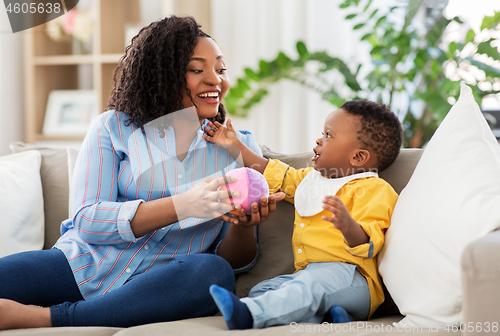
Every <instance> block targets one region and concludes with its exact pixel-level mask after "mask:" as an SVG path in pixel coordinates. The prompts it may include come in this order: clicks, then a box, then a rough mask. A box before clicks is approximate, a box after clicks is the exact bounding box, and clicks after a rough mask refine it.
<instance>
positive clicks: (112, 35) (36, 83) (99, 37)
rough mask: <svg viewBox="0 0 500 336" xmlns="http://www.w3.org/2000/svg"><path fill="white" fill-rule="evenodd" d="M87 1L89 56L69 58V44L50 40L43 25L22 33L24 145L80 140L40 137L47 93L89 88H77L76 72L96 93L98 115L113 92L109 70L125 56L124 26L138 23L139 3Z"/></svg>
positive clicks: (134, 1)
mask: <svg viewBox="0 0 500 336" xmlns="http://www.w3.org/2000/svg"><path fill="white" fill-rule="evenodd" d="M89 1H91V12H92V15H93V17H94V23H93V36H92V47H91V49H92V53H91V54H85V55H74V54H72V42H71V41H64V42H55V41H52V40H51V39H50V38H49V36H48V35H47V33H46V24H45V25H40V26H37V27H34V28H32V29H30V30H29V32H30V33H29V34H24V47H25V54H26V57H25V66H24V68H25V92H26V97H27V98H26V106H25V141H26V142H28V143H33V142H35V141H81V140H83V136H47V135H44V134H43V132H42V130H43V121H44V118H45V110H46V107H47V101H48V96H49V94H50V92H51V91H52V90H78V89H89V88H88V87H85V88H83V87H79V85H80V84H79V83H80V82H81V79H82V78H79V76H81V74H82V70H83V72H87V73H86V75H87V76H86V78H90V81H91V86H92V87H91V89H93V90H95V92H96V94H97V97H98V110H99V111H100V112H104V108H105V107H106V103H107V99H108V97H109V94H110V92H111V89H112V87H113V81H112V75H113V72H114V69H115V68H116V65H117V64H118V62H119V60H120V58H121V57H122V56H123V54H124V52H125V45H124V44H125V42H124V30H125V25H126V24H127V23H130V24H132V25H137V24H138V23H139V17H140V12H139V0H89ZM83 66H85V67H83ZM87 67H89V69H91V70H88V69H87ZM89 71H91V73H88V72H89Z"/></svg>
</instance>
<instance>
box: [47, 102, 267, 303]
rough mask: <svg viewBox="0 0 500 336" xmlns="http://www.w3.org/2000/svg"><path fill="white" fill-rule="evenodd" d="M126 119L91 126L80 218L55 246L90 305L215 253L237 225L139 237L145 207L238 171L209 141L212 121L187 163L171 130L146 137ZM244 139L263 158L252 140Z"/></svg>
mask: <svg viewBox="0 0 500 336" xmlns="http://www.w3.org/2000/svg"><path fill="white" fill-rule="evenodd" d="M127 120H128V116H127V115H126V114H123V113H121V112H119V113H116V112H115V111H107V112H105V113H103V114H101V115H99V116H98V117H96V118H94V120H93V121H92V125H91V127H90V130H89V132H88V133H87V136H86V137H85V140H84V141H83V144H82V147H81V149H80V153H79V155H78V158H77V161H76V164H75V171H74V174H73V181H72V183H71V191H70V194H71V195H70V203H71V204H70V206H71V211H72V213H73V214H74V215H73V217H72V218H70V219H67V220H65V221H64V222H62V225H61V234H62V236H61V238H60V239H59V240H58V241H57V243H56V244H55V246H54V247H56V248H58V249H60V250H62V251H63V252H64V254H65V255H66V257H67V259H68V261H69V264H70V267H71V269H72V270H73V275H74V277H75V279H76V282H77V284H78V287H79V289H80V292H81V293H82V296H83V297H84V298H85V299H90V298H93V297H96V296H98V295H102V294H105V293H107V292H109V291H111V290H113V289H115V288H117V287H119V286H121V285H123V284H124V283H125V282H127V281H128V280H130V279H131V278H133V277H134V276H136V275H138V274H141V273H144V272H147V271H148V270H150V269H153V268H155V267H159V266H161V265H164V264H165V263H168V262H169V261H170V260H172V258H174V257H176V256H182V255H186V254H191V253H213V252H214V251H215V249H216V247H217V246H218V244H219V243H220V241H221V240H222V238H223V237H224V236H225V233H226V231H227V229H228V228H229V225H230V224H229V223H226V222H223V221H221V220H219V219H200V218H187V219H185V220H182V221H180V222H177V223H174V224H171V225H168V226H166V227H164V228H162V229H160V230H156V231H153V232H151V233H149V234H146V235H145V236H143V237H140V238H136V237H135V236H134V234H133V232H132V230H131V227H130V221H131V220H132V219H133V217H134V215H135V213H136V211H137V207H138V206H139V204H140V203H141V202H145V201H150V200H155V199H158V198H161V197H169V196H173V195H176V194H180V193H183V192H185V191H186V190H188V189H190V188H191V187H192V186H194V185H195V184H196V183H198V182H200V181H202V179H203V178H207V177H211V176H216V175H217V176H220V175H222V174H223V173H225V172H227V171H229V170H232V169H234V168H237V167H238V164H237V163H236V161H235V160H234V159H233V158H232V157H231V155H229V153H228V152H227V151H226V150H224V149H223V148H221V147H219V146H217V145H215V144H213V143H211V142H207V141H206V140H205V139H204V138H203V136H202V134H203V129H204V127H205V126H206V124H207V123H208V120H205V123H204V124H203V125H202V126H201V127H200V129H199V130H198V131H197V136H196V138H195V139H194V141H193V142H192V143H191V146H190V148H189V151H188V153H187V156H186V157H185V159H184V160H183V161H182V162H181V161H179V159H178V158H177V157H176V148H175V135H174V130H173V128H172V127H168V128H167V129H166V130H165V134H164V135H160V134H159V132H158V130H157V129H156V128H155V127H151V128H149V129H148V128H146V127H145V131H143V130H141V129H137V128H136V127H135V126H134V125H133V124H130V125H129V126H126V124H125V122H126V121H127ZM238 135H239V137H240V139H241V140H242V141H243V143H245V144H246V145H247V146H248V147H249V148H251V149H252V150H253V151H255V152H256V153H258V154H260V155H262V152H261V151H260V148H259V146H258V145H257V143H256V142H255V140H254V139H253V136H252V135H251V133H249V132H246V131H240V132H239V133H238ZM256 257H257V256H256ZM254 262H255V259H254V261H253V262H252V263H251V264H249V265H247V266H245V267H244V268H242V269H240V271H241V270H246V269H248V268H250V267H251V266H252V265H253V263H254ZM235 271H238V270H235Z"/></svg>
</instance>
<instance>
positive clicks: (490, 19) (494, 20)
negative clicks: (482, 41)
mask: <svg viewBox="0 0 500 336" xmlns="http://www.w3.org/2000/svg"><path fill="white" fill-rule="evenodd" d="M499 23H500V12H495V14H493V16H485V17H484V19H483V22H482V23H481V30H483V29H485V28H488V29H493V28H496V26H498V24H499Z"/></svg>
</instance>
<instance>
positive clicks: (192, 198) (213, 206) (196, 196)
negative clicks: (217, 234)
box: [174, 176, 239, 221]
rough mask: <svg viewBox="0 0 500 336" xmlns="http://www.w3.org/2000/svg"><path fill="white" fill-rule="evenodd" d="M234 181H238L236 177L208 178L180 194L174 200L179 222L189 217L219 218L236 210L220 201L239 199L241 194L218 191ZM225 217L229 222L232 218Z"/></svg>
mask: <svg viewBox="0 0 500 336" xmlns="http://www.w3.org/2000/svg"><path fill="white" fill-rule="evenodd" d="M225 178H226V179H227V182H226V181H225ZM234 181H236V177H234V176H226V177H224V176H220V177H211V178H206V179H204V180H203V181H202V182H200V183H198V184H196V185H195V186H194V187H192V188H191V189H189V190H188V191H186V192H184V193H182V194H180V195H179V196H180V197H179V198H177V199H176V200H174V207H175V210H176V213H177V218H178V220H179V221H180V220H182V219H185V218H187V217H195V218H218V217H221V215H223V214H224V213H227V212H229V211H231V210H234V207H233V205H231V204H230V203H224V202H220V201H219V200H224V199H228V198H229V197H231V196H232V197H234V198H237V197H239V193H238V192H237V191H233V192H232V194H230V192H229V191H228V190H222V191H218V189H219V187H220V186H223V185H225V184H226V183H231V182H234ZM223 216H224V218H225V220H227V221H229V219H230V218H231V216H229V215H223Z"/></svg>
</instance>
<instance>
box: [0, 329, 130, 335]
mask: <svg viewBox="0 0 500 336" xmlns="http://www.w3.org/2000/svg"><path fill="white" fill-rule="evenodd" d="M120 330H123V328H110V327H61V328H33V329H15V330H5V331H0V336H66V335H71V336H111V335H116V333H117V332H119V331H120Z"/></svg>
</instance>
